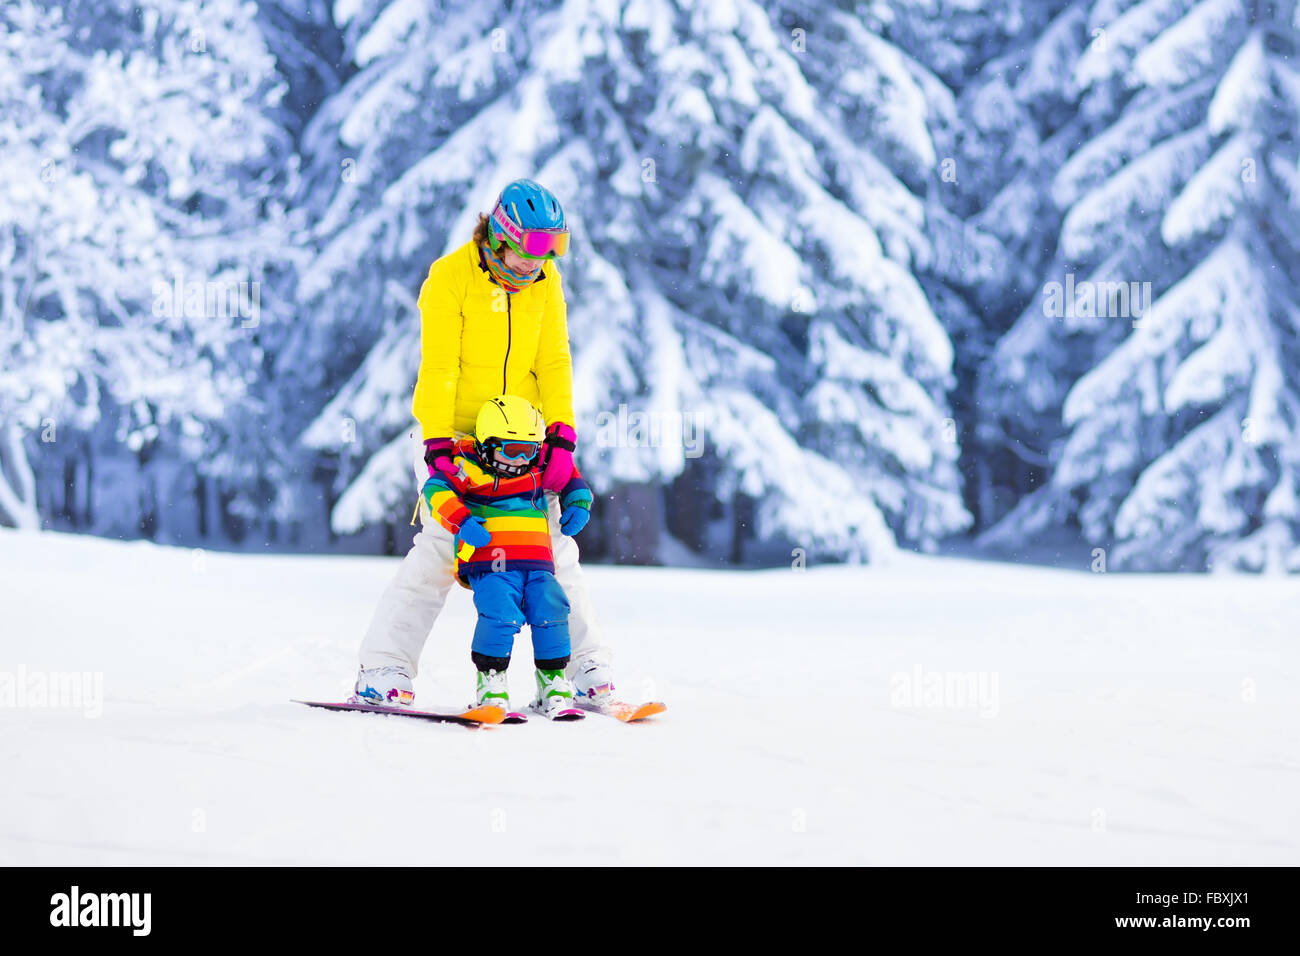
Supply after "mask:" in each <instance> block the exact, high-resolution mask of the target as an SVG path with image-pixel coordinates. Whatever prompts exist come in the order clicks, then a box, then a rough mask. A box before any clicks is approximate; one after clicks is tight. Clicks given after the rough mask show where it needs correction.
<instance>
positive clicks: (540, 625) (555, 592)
mask: <svg viewBox="0 0 1300 956" xmlns="http://www.w3.org/2000/svg"><path fill="white" fill-rule="evenodd" d="M469 584H470V587H471V588H473V589H474V607H475V608H477V609H478V624H476V625H475V627H474V643H473V645H472V646H473V649H474V651H475V652H476V653H479V654H483V655H485V656H487V657H509V656H510V652H511V650H512V649H513V648H514V645H515V635H516V634H518V633H519V629H520V628H521V627H523V626H524V622H525V621H527V622H528V626H529V627H531V628H532V629H533V658H534V659H535V660H539V661H548V660H554V659H556V658H559V657H568V656H569V599H568V598H567V597H565V596H564V589H563V588H562V587H560V582H559V581H557V580H555V575H554V574H552V573H551V572H550V571H485V572H483V573H481V574H476V575H474V576H472V577H471V578H470V580H469Z"/></svg>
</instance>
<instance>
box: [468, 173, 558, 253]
mask: <svg viewBox="0 0 1300 956" xmlns="http://www.w3.org/2000/svg"><path fill="white" fill-rule="evenodd" d="M503 219H504V220H506V221H504V222H503V221H502V220H503ZM532 230H538V231H540V232H545V233H553V234H554V233H560V232H564V233H565V235H564V236H563V241H562V242H548V241H544V239H543V237H541V236H538V237H536V238H537V240H538V241H539V245H538V246H537V248H526V247H525V246H524V245H522V241H523V238H524V235H525V234H526V233H528V232H530V231H532ZM488 231H489V235H490V237H491V239H492V244H493V245H494V246H495V245H497V244H498V243H502V242H504V243H506V244H508V245H509V246H510V247H511V248H513V249H514V250H515V252H517V253H519V254H520V255H523V256H526V257H528V258H537V259H540V258H554V257H555V256H562V255H564V252H565V251H566V250H567V249H568V235H567V227H566V226H565V224H564V209H563V208H562V207H561V206H560V201H559V200H558V199H556V198H555V194H554V193H552V192H551V191H550V190H549V189H547V188H546V187H545V186H542V185H541V184H539V183H537V182H534V181H533V180H531V179H516V180H515V181H514V182H512V183H510V184H509V185H507V186H506V188H505V189H503V190H501V195H500V196H498V197H497V201H496V204H495V205H494V206H493V208H492V215H491V216H489V217H488ZM558 238H559V237H558V236H557V237H556V239H558Z"/></svg>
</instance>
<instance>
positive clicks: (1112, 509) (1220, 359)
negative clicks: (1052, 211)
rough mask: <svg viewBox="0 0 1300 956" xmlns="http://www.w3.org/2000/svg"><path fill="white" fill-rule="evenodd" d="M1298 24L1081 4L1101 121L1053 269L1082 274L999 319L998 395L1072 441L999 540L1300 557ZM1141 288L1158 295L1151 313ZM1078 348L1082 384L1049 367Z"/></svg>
mask: <svg viewBox="0 0 1300 956" xmlns="http://www.w3.org/2000/svg"><path fill="white" fill-rule="evenodd" d="M1298 16H1300V14H1298V13H1297V9H1296V4H1295V3H1294V2H1277V3H1273V2H1248V0H1200V2H1195V0H1140V2H1125V0H1102V2H1098V3H1096V4H1094V5H1093V6H1092V7H1091V9H1090V10H1089V12H1088V23H1087V28H1088V37H1087V39H1086V47H1085V48H1083V49H1082V50H1081V51H1080V55H1079V56H1078V58H1077V61H1076V62H1075V63H1074V66H1073V79H1074V82H1075V84H1076V87H1077V90H1078V91H1079V106H1080V113H1081V115H1082V116H1083V117H1085V118H1086V120H1087V121H1088V122H1090V123H1092V124H1093V125H1094V126H1095V127H1096V128H1097V132H1096V134H1095V135H1094V136H1092V138H1090V139H1089V140H1088V141H1087V142H1085V143H1083V144H1081V146H1080V147H1079V148H1078V149H1076V150H1075V151H1074V152H1073V154H1072V155H1071V157H1070V159H1069V160H1068V161H1067V162H1066V163H1065V165H1064V166H1063V167H1062V168H1061V170H1060V172H1059V173H1058V175H1057V177H1056V180H1055V182H1054V184H1053V200H1054V201H1055V203H1056V204H1057V206H1058V207H1059V208H1060V209H1061V210H1063V211H1064V214H1065V215H1064V220H1063V223H1062V227H1061V233H1060V243H1059V258H1058V262H1057V264H1056V265H1054V267H1053V269H1051V270H1049V272H1048V274H1047V276H1046V282H1048V283H1050V282H1058V283H1062V282H1063V280H1064V279H1066V278H1067V276H1066V275H1065V274H1066V273H1068V274H1069V278H1073V277H1074V275H1075V274H1077V275H1078V281H1077V282H1076V283H1075V288H1076V298H1075V301H1073V302H1070V301H1065V302H1063V303H1061V304H1063V305H1064V307H1065V308H1064V313H1063V314H1062V315H1060V316H1056V315H1053V316H1050V317H1046V318H1045V317H1044V316H1043V315H1041V314H1035V313H1034V311H1033V310H1034V307H1031V309H1030V310H1029V311H1027V312H1026V314H1025V315H1024V316H1023V317H1022V319H1021V320H1020V322H1018V323H1017V325H1016V326H1015V327H1014V328H1013V329H1012V330H1011V332H1010V333H1008V335H1007V337H1006V339H1005V340H1004V342H1003V343H1002V344H1001V346H1000V348H999V354H998V356H997V357H996V365H997V366H998V369H999V370H998V372H997V373H996V376H995V377H996V378H997V379H998V380H999V381H1000V382H1001V384H1002V386H1003V392H1002V394H1001V395H1000V396H999V407H998V408H997V409H990V412H991V414H995V415H999V416H1000V417H1001V418H1003V419H1009V418H1011V417H1012V414H1013V410H1014V405H1015V404H1016V403H1017V402H1020V403H1025V404H1028V405H1031V406H1032V407H1034V409H1035V410H1036V411H1038V410H1046V409H1049V408H1051V407H1053V406H1054V405H1056V404H1058V403H1059V404H1060V406H1061V421H1062V425H1063V426H1064V428H1065V430H1066V433H1065V435H1064V438H1063V440H1061V441H1060V442H1058V443H1056V444H1055V445H1054V446H1053V447H1052V448H1051V457H1052V463H1053V470H1052V474H1051V478H1050V481H1049V482H1048V483H1047V485H1046V486H1045V487H1043V488H1041V489H1039V490H1037V491H1036V492H1035V493H1033V494H1031V495H1029V496H1028V497H1026V498H1025V499H1024V500H1023V501H1022V502H1021V503H1020V504H1019V505H1018V506H1017V507H1016V509H1015V510H1014V511H1013V512H1012V513H1011V514H1009V515H1008V516H1007V517H1006V518H1005V519H1004V520H1003V521H1002V522H1001V523H1000V524H999V525H998V526H997V527H996V528H995V529H994V530H993V531H992V532H991V533H990V534H988V535H987V536H986V540H988V541H990V542H993V543H1003V544H1006V543H1012V542H1015V541H1017V540H1020V539H1023V538H1025V537H1026V536H1028V535H1032V534H1034V533H1035V532H1037V531H1038V530H1040V529H1042V528H1045V527H1048V526H1052V525H1059V524H1062V523H1065V522H1071V521H1077V522H1078V524H1079V526H1080V527H1081V528H1082V531H1083V534H1084V535H1085V536H1086V538H1087V540H1088V541H1089V542H1090V543H1092V544H1093V545H1096V546H1100V547H1105V548H1106V549H1107V551H1108V555H1109V559H1110V563H1111V566H1113V567H1121V568H1145V569H1196V568H1204V567H1225V566H1231V567H1239V568H1247V569H1264V568H1273V569H1277V568H1287V569H1290V570H1300V546H1298V542H1300V513H1298V512H1297V499H1296V487H1297V481H1298V480H1300V296H1298V294H1297V287H1296V284H1295V279H1294V277H1295V276H1296V275H1300V231H1298V230H1297V228H1296V225H1295V223H1296V221H1297V212H1300V175H1298V174H1297V159H1298V155H1297V150H1298V149H1300V147H1298V145H1297V143H1296V140H1295V130H1296V129H1297V128H1298V127H1300V72H1298V71H1297V67H1296V65H1295V64H1296V59H1295V58H1296V53H1297V49H1298V47H1300V21H1298V20H1297V17H1298ZM1058 270H1059V271H1058ZM1143 282H1149V283H1150V284H1151V285H1150V289H1151V292H1152V296H1153V298H1154V302H1143V303H1142V306H1141V308H1138V307H1137V305H1136V304H1135V303H1134V302H1133V301H1132V296H1133V293H1134V292H1135V291H1136V292H1137V293H1138V294H1139V295H1141V293H1142V286H1141V285H1140V284H1141V283H1143ZM1103 283H1105V284H1106V285H1103ZM1110 283H1115V284H1114V285H1110ZM1131 283H1132V284H1136V287H1134V286H1131V285H1130V284H1131ZM1044 289H1045V291H1046V290H1047V286H1046V285H1045V286H1044ZM1098 289H1101V290H1102V293H1103V294H1098V291H1097V290H1098ZM1143 298H1145V297H1144V296H1143ZM1048 299H1050V296H1045V297H1044V303H1043V305H1042V306H1040V307H1039V308H1040V311H1041V310H1042V309H1047V310H1048V311H1049V312H1050V311H1052V309H1050V308H1048V304H1049V303H1048ZM1126 301H1127V302H1128V309H1127V310H1125V309H1124V304H1125V302H1126ZM1116 306H1118V307H1119V311H1120V313H1121V314H1120V315H1118V316H1114V315H1112V314H1111V313H1113V312H1114V311H1116V309H1115V307H1116ZM1126 311H1127V312H1132V313H1138V312H1140V313H1141V314H1139V315H1136V316H1135V318H1134V319H1130V318H1129V316H1128V315H1127V314H1126ZM1070 354H1073V355H1076V356H1083V357H1086V358H1087V360H1088V362H1089V366H1090V367H1089V368H1088V369H1087V370H1086V372H1084V373H1083V374H1082V375H1081V376H1079V377H1077V380H1075V379H1076V367H1075V366H1073V365H1069V364H1067V365H1065V366H1062V365H1058V364H1055V362H1054V358H1053V357H1054V356H1063V355H1070ZM1067 390H1068V394H1065V392H1066V391H1067Z"/></svg>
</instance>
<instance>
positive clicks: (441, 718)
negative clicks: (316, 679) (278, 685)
mask: <svg viewBox="0 0 1300 956" xmlns="http://www.w3.org/2000/svg"><path fill="white" fill-rule="evenodd" d="M293 703H295V704H306V705H307V706H308V707H319V708H321V709H323V710H355V711H361V712H362V713H370V714H392V715H393V716H396V717H414V718H416V719H417V720H429V721H433V722H435V723H443V724H460V725H461V726H464V727H478V726H480V725H482V724H499V723H501V722H502V721H504V720H505V719H506V712H505V711H504V710H502V709H501V708H500V707H475V708H473V709H472V710H466V711H462V712H461V713H459V714H439V713H434V712H433V711H428V710H411V709H410V708H408V707H388V706H385V705H382V704H361V703H357V702H356V701H342V702H340V703H333V702H330V701H320V700H296V699H295V700H294V701H293Z"/></svg>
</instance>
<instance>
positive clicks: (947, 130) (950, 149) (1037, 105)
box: [882, 0, 1085, 526]
mask: <svg viewBox="0 0 1300 956" xmlns="http://www.w3.org/2000/svg"><path fill="white" fill-rule="evenodd" d="M884 10H886V11H887V13H888V15H887V16H883V15H882V20H883V22H882V31H883V32H884V34H885V35H886V36H887V37H889V38H890V39H891V40H895V41H897V42H898V43H899V45H900V46H903V47H904V48H906V49H907V50H908V52H909V53H911V54H912V55H913V56H915V57H917V58H918V59H920V60H921V61H922V62H924V63H926V64H927V65H929V66H931V67H932V68H933V69H935V71H936V72H937V73H938V74H939V75H940V76H941V77H942V78H943V80H944V82H945V83H946V84H947V85H948V86H949V87H950V88H951V89H953V91H954V93H955V94H956V106H955V118H954V119H953V120H952V121H951V122H945V123H942V124H940V125H939V126H938V127H937V128H936V130H935V142H936V147H937V149H938V150H939V152H940V155H941V156H944V157H951V158H950V159H947V158H946V159H945V160H943V161H942V162H943V163H946V164H950V169H948V170H946V172H947V173H948V174H947V175H944V176H942V177H941V183H942V188H941V189H939V190H938V191H937V192H938V197H939V198H940V200H941V201H942V203H943V205H944V207H945V208H946V210H948V212H949V213H950V214H951V216H953V217H962V218H964V219H965V220H966V223H967V227H966V228H967V230H968V231H969V232H972V233H974V235H976V236H978V237H980V239H981V240H982V241H983V243H984V245H986V246H987V244H988V238H989V237H993V238H994V239H996V242H997V245H998V246H1000V247H1001V248H1000V249H998V248H997V247H996V246H995V247H994V253H993V255H991V256H986V258H989V259H991V262H990V263H989V267H986V268H984V269H980V270H974V272H973V274H967V270H965V269H963V270H961V271H960V272H959V273H958V274H957V275H956V276H954V277H953V278H951V279H949V281H948V282H947V283H946V284H945V286H944V287H936V286H935V285H933V284H932V283H926V289H927V292H928V293H929V294H930V296H931V299H932V300H933V301H935V302H936V304H937V307H938V309H939V310H940V314H941V317H942V318H943V320H944V325H945V327H946V328H947V330H948V333H949V335H950V336H951V337H952V339H953V344H954V346H955V347H956V363H955V366H956V376H957V387H956V388H955V389H954V390H953V392H952V404H953V414H954V417H955V418H956V420H957V424H958V429H959V431H958V434H959V436H960V439H961V446H962V462H961V464H962V471H963V474H964V475H966V476H967V482H966V501H967V505H968V507H969V508H970V509H971V510H972V512H973V513H974V515H975V520H976V522H977V526H982V525H987V524H988V523H991V522H992V521H994V520H996V519H997V518H1000V517H1001V516H1002V515H1003V514H1005V512H1006V510H1007V508H1009V507H1010V505H1009V504H1004V503H1003V500H1002V499H1004V498H1006V497H1010V495H1008V494H1006V492H1005V491H1004V490H1003V489H1005V488H1020V487H1024V486H1025V484H1026V483H1027V479H1031V478H1032V476H1034V475H1036V474H1041V472H1042V468H1043V466H1044V465H1045V464H1046V459H1045V457H1044V456H1043V455H1041V454H1039V453H1037V452H1035V451H1034V445H1035V443H1036V442H1037V441H1038V439H1039V438H1040V436H1041V435H1042V434H1044V431H1045V430H1046V431H1048V432H1050V430H1051V423H1052V422H1053V421H1054V420H1055V417H1059V402H1058V404H1057V406H1056V407H1055V408H1054V409H1052V410H1051V412H1050V413H1049V417H1048V418H1047V420H1039V417H1038V416H1036V415H1035V414H1033V413H1032V412H1031V410H1030V409H1029V408H1027V407H1025V406H1024V405H1023V404H1018V405H1017V406H1016V407H1015V408H1014V412H1015V414H1014V415H1013V416H1010V420H1009V421H1006V422H1004V421H1000V420H999V419H998V418H997V417H996V416H992V415H990V414H989V410H990V408H993V407H996V406H997V401H996V399H997V396H998V390H997V389H996V388H993V389H990V388H989V387H988V384H987V380H988V378H989V376H990V375H996V374H997V373H998V372H999V370H1000V367H999V366H997V365H994V364H991V363H990V362H989V358H990V355H991V354H992V351H993V348H994V346H995V344H996V342H997V340H998V339H999V338H1000V337H1001V335H1002V334H1003V333H1005V332H1006V330H1007V329H1008V328H1009V327H1010V326H1011V324H1012V323H1013V322H1014V321H1015V319H1016V317H1017V315H1018V314H1019V313H1020V312H1021V310H1022V309H1023V308H1024V306H1025V303H1026V301H1027V300H1028V299H1030V298H1032V297H1033V296H1034V294H1035V291H1036V286H1037V284H1038V283H1037V277H1038V276H1039V275H1040V274H1041V273H1042V272H1043V271H1044V269H1045V268H1046V266H1047V263H1048V262H1049V261H1050V259H1051V256H1052V253H1053V250H1054V249H1055V246H1056V239H1055V237H1056V233H1057V231H1058V230H1059V227H1060V218H1061V217H1060V213H1059V212H1058V211H1056V210H1055V209H1054V207H1053V206H1052V203H1051V199H1050V196H1049V195H1048V194H1047V193H1046V192H1045V191H1044V190H1043V188H1042V184H1043V182H1044V181H1051V179H1052V178H1053V177H1054V176H1055V174H1056V171H1057V170H1058V169H1060V167H1061V165H1062V164H1063V163H1064V162H1065V160H1066V159H1067V158H1068V156H1069V153H1070V150H1071V148H1072V147H1073V143H1074V141H1075V139H1076V138H1077V137H1078V136H1079V131H1080V127H1081V121H1080V120H1079V118H1078V117H1077V116H1076V109H1075V106H1074V100H1075V96H1074V92H1073V90H1072V89H1071V88H1070V74H1069V69H1068V68H1067V65H1068V64H1069V63H1070V62H1072V59H1073V58H1074V57H1076V56H1077V51H1078V49H1079V48H1080V47H1081V46H1082V41H1081V38H1082V37H1083V36H1084V26H1085V18H1084V10H1083V4H1082V3H1081V2H1079V0H1053V2H1043V0H1033V2H1019V0H1012V2H1007V3H999V4H971V3H968V2H964V0H898V2H895V3H891V4H889V5H888V6H885V7H884ZM934 218H935V222H936V225H937V224H939V223H940V222H942V220H941V219H939V218H938V217H934ZM944 231H945V232H948V233H952V232H953V231H954V230H952V229H947V230H944ZM936 241H937V240H936ZM972 245H973V243H971V242H970V241H969V240H968V241H966V242H963V243H962V246H963V247H964V248H970V247H971V246H972ZM963 258H968V256H966V257H963ZM954 286H955V287H956V288H957V289H958V290H960V291H961V299H960V300H958V301H954V300H953V297H952V296H951V294H945V289H946V288H952V287H954ZM981 376H983V378H984V382H983V383H982V382H981ZM990 393H991V394H992V400H991V398H990ZM993 426H997V427H993ZM1026 443H1027V444H1026Z"/></svg>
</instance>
